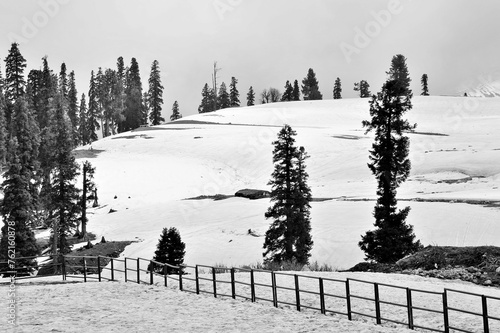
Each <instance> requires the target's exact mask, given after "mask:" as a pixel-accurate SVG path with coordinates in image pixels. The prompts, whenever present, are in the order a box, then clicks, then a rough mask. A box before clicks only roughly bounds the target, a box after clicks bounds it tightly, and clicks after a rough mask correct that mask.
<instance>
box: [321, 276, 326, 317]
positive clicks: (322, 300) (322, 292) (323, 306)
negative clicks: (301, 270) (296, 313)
mask: <svg viewBox="0 0 500 333" xmlns="http://www.w3.org/2000/svg"><path fill="white" fill-rule="evenodd" d="M319 306H320V308H321V314H326V309H325V289H324V286H323V278H319Z"/></svg>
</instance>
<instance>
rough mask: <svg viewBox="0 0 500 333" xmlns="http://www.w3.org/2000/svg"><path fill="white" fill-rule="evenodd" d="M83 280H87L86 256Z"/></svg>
mask: <svg viewBox="0 0 500 333" xmlns="http://www.w3.org/2000/svg"><path fill="white" fill-rule="evenodd" d="M83 282H87V262H86V261H85V257H83Z"/></svg>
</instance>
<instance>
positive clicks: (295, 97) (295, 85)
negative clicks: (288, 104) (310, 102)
mask: <svg viewBox="0 0 500 333" xmlns="http://www.w3.org/2000/svg"><path fill="white" fill-rule="evenodd" d="M292 97H293V100H294V101H300V89H299V81H297V80H295V81H293V91H292Z"/></svg>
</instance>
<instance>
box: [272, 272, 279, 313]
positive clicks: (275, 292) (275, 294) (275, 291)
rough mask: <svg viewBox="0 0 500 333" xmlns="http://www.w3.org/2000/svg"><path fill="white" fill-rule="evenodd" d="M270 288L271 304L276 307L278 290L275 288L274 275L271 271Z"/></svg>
mask: <svg viewBox="0 0 500 333" xmlns="http://www.w3.org/2000/svg"><path fill="white" fill-rule="evenodd" d="M271 288H272V290H273V305H274V307H275V308H277V307H278V292H277V290H276V275H275V274H274V272H273V271H271Z"/></svg>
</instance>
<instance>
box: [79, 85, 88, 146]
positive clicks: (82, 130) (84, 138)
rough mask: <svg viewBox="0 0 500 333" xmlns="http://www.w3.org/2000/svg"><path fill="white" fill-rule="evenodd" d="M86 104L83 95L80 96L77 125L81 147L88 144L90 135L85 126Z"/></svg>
mask: <svg viewBox="0 0 500 333" xmlns="http://www.w3.org/2000/svg"><path fill="white" fill-rule="evenodd" d="M87 112H88V111H87V102H86V100H85V94H82V97H81V99H80V110H79V113H80V116H79V119H78V120H79V123H78V139H79V141H80V143H81V144H82V145H84V146H85V145H87V144H89V143H90V142H91V141H90V133H89V132H88V129H89V126H88V125H87Z"/></svg>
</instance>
